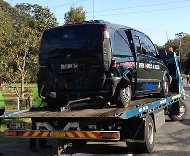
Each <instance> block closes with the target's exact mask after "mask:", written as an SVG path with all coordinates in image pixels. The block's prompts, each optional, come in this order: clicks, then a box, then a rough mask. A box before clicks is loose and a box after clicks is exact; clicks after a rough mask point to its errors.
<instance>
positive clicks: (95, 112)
mask: <svg viewBox="0 0 190 156" xmlns="http://www.w3.org/2000/svg"><path fill="white" fill-rule="evenodd" d="M180 98H181V94H177V95H176V94H175V95H171V96H169V97H167V98H162V99H158V98H147V97H146V98H141V99H138V100H134V101H132V103H131V105H130V107H127V108H116V107H115V106H114V105H113V106H112V105H111V106H109V105H106V106H105V104H104V105H97V104H81V103H80V104H76V105H73V106H72V107H71V110H69V111H61V110H54V111H52V110H50V109H49V110H48V109H47V108H46V109H45V110H43V109H38V110H33V111H28V112H23V113H20V114H9V115H8V116H5V118H83V117H88V118H89V117H118V118H123V119H128V118H131V117H134V116H138V115H141V114H143V113H146V112H150V111H151V110H155V109H158V108H162V107H165V106H166V105H169V104H172V103H174V102H175V101H177V100H179V99H180Z"/></svg>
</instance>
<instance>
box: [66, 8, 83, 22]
mask: <svg viewBox="0 0 190 156" xmlns="http://www.w3.org/2000/svg"><path fill="white" fill-rule="evenodd" d="M64 19H65V24H74V23H79V22H82V21H85V19H86V15H85V11H84V9H83V7H76V8H74V7H71V8H70V10H69V11H68V12H67V13H65V17H64Z"/></svg>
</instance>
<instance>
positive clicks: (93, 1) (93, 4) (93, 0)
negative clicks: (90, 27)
mask: <svg viewBox="0 0 190 156" xmlns="http://www.w3.org/2000/svg"><path fill="white" fill-rule="evenodd" d="M92 7H93V8H92V10H93V21H94V0H92Z"/></svg>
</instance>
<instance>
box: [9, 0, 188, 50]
mask: <svg viewBox="0 0 190 156" xmlns="http://www.w3.org/2000/svg"><path fill="white" fill-rule="evenodd" d="M6 2H8V3H9V4H10V5H12V6H14V5H15V4H18V3H30V4H38V5H41V6H43V7H47V8H49V9H50V11H51V12H53V13H54V15H55V17H56V18H57V20H58V22H59V25H63V24H64V14H65V13H66V12H68V11H69V9H70V7H71V6H74V7H79V6H83V7H84V10H85V12H86V17H87V20H92V19H97V20H105V21H109V22H111V23H115V24H122V25H126V26H129V27H132V28H135V29H137V30H140V31H142V32H144V33H145V34H147V35H148V36H149V37H150V38H151V40H152V41H153V43H154V44H157V45H160V46H162V45H164V44H165V43H166V42H167V40H168V39H174V38H175V37H176V35H175V34H177V33H180V32H184V33H188V34H190V20H189V16H190V0H159V1H156V0H146V1H143V0H53V1H52V0H49V1H48V0H6Z"/></svg>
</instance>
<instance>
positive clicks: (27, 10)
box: [15, 3, 58, 32]
mask: <svg viewBox="0 0 190 156" xmlns="http://www.w3.org/2000/svg"><path fill="white" fill-rule="evenodd" d="M15 8H16V9H17V10H18V12H19V15H20V18H22V19H23V20H24V22H25V23H26V24H27V26H29V27H30V28H32V29H34V30H35V29H36V30H38V32H43V31H44V30H45V29H48V28H51V27H55V26H57V25H58V23H57V19H56V18H55V16H54V15H53V13H51V12H50V10H49V9H48V8H43V7H42V6H39V5H37V4H34V5H31V4H28V3H22V4H18V5H16V6H15Z"/></svg>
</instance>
